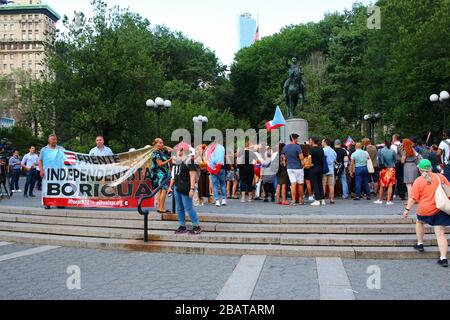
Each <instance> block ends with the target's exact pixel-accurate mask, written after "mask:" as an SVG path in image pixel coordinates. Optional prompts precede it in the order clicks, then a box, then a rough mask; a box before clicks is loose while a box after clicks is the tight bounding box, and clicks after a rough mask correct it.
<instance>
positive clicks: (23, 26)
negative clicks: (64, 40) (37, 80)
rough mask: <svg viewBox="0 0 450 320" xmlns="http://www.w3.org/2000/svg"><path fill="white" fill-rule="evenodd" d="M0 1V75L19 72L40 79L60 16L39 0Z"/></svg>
mask: <svg viewBox="0 0 450 320" xmlns="http://www.w3.org/2000/svg"><path fill="white" fill-rule="evenodd" d="M0 1H1V2H0V76H2V75H7V74H10V73H11V72H12V71H13V70H14V69H22V70H27V71H29V72H30V73H31V74H32V75H33V76H35V77H39V74H40V72H41V71H42V70H45V66H44V65H42V62H43V59H44V48H45V45H46V44H47V43H48V42H49V41H51V40H52V39H53V37H54V34H55V31H56V22H57V21H58V20H59V19H60V18H61V17H60V16H59V15H58V14H57V13H56V12H55V11H54V10H53V9H52V8H50V7H49V6H48V5H46V4H43V3H42V2H41V1H40V0H15V1H11V0H0Z"/></svg>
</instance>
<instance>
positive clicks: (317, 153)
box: [309, 137, 325, 206]
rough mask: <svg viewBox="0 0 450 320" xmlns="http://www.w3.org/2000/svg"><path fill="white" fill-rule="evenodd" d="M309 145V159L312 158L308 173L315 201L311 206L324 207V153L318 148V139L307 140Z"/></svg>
mask: <svg viewBox="0 0 450 320" xmlns="http://www.w3.org/2000/svg"><path fill="white" fill-rule="evenodd" d="M309 145H310V146H311V151H310V153H311V158H312V164H313V166H312V168H311V169H310V171H309V177H310V179H311V184H312V187H313V189H314V197H315V200H316V201H314V202H313V203H312V204H311V205H312V206H320V205H322V206H324V205H325V200H324V196H323V183H322V176H323V161H324V159H325V153H324V152H323V149H322V147H320V146H319V139H318V138H315V137H313V138H311V139H309Z"/></svg>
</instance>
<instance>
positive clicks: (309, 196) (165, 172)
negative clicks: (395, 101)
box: [6, 130, 450, 266]
mask: <svg viewBox="0 0 450 320" xmlns="http://www.w3.org/2000/svg"><path fill="white" fill-rule="evenodd" d="M153 145H154V152H153V157H152V161H153V162H152V171H151V180H152V186H153V188H155V189H156V188H159V189H160V191H159V193H158V194H157V196H156V207H157V212H158V213H161V214H164V213H169V211H168V210H167V208H166V199H167V196H168V195H171V196H172V195H173V197H174V199H175V202H176V207H177V214H178V220H179V228H178V229H177V230H176V233H177V234H184V233H190V234H194V235H197V234H200V233H201V232H202V229H201V227H200V222H199V219H198V215H197V212H196V209H195V207H198V206H204V205H205V204H211V205H215V206H216V207H223V206H227V205H228V199H235V200H240V202H241V203H246V202H248V203H252V202H254V201H258V200H261V201H263V202H272V203H274V204H276V205H281V206H292V207H295V206H304V205H306V204H307V202H309V203H310V205H311V206H326V205H327V202H328V203H329V204H330V205H335V204H336V199H337V198H338V197H341V198H342V199H344V200H353V201H361V200H363V199H366V200H367V201H371V200H372V199H374V198H376V200H375V201H374V203H375V204H377V205H382V204H384V203H385V204H386V206H392V205H393V204H394V202H393V201H394V198H398V199H400V200H402V201H403V202H404V205H405V212H404V216H405V218H406V217H408V215H409V212H410V210H411V209H412V207H413V206H414V205H415V204H417V203H418V204H419V208H418V212H417V214H418V221H417V237H418V244H417V245H416V246H415V247H414V248H415V249H416V250H418V251H420V252H423V251H424V246H423V233H424V232H423V230H424V224H429V225H432V226H435V228H436V236H437V239H438V242H439V248H440V251H441V258H440V260H439V264H441V265H443V266H448V261H447V258H446V252H447V247H448V244H447V239H446V237H445V227H447V226H450V215H449V214H447V213H445V212H442V211H441V210H439V209H438V208H437V207H436V203H435V200H434V194H435V191H436V187H437V186H439V185H440V184H443V185H449V186H450V183H449V180H450V130H445V131H444V139H443V141H442V142H441V144H440V145H439V146H437V145H433V146H431V147H429V146H427V144H426V143H424V142H423V141H421V140H420V139H416V138H414V137H412V138H405V139H402V138H401V137H400V135H397V134H396V135H394V136H393V137H392V139H386V141H385V142H384V144H381V145H374V144H373V143H372V141H371V140H370V139H367V138H365V139H363V140H362V141H361V142H354V141H353V140H351V139H348V140H347V142H346V143H345V144H343V143H342V142H341V141H340V140H335V141H334V142H332V141H331V140H329V139H322V140H320V139H318V138H316V137H311V138H310V139H309V141H307V142H305V143H299V135H298V134H292V135H290V141H289V143H287V144H283V143H281V144H279V145H278V146H275V147H273V148H271V147H269V146H264V145H252V143H251V142H250V141H247V142H246V143H245V146H243V147H242V148H238V150H237V152H228V153H227V152H226V150H225V148H224V146H222V145H221V144H219V143H218V142H217V141H216V139H215V138H214V137H213V138H212V139H211V141H210V143H209V144H207V145H206V144H203V145H199V146H197V147H196V148H194V147H193V146H191V145H190V144H188V143H186V142H180V143H179V144H178V145H177V146H176V147H174V148H173V149H172V148H170V147H167V146H166V145H165V144H164V141H163V140H162V139H161V138H158V139H155V141H154V143H153ZM60 148H61V147H59V146H58V145H57V137H56V135H51V136H50V137H49V140H48V145H47V146H46V147H44V148H43V149H42V150H41V152H40V153H37V152H36V148H35V147H34V146H32V147H30V148H29V153H27V154H26V155H25V156H24V157H23V158H22V159H21V158H20V154H19V151H18V150H14V152H13V155H12V156H11V157H10V159H9V160H8V169H7V170H6V171H7V172H9V179H10V186H11V190H12V192H13V193H21V192H22V190H21V189H20V188H19V176H20V174H21V172H22V171H24V172H25V173H26V183H25V187H24V196H25V197H35V195H34V188H35V185H36V183H37V184H38V186H37V187H38V189H40V188H42V178H44V177H45V174H44V172H43V163H42V154H43V153H44V152H54V151H55V150H58V149H60ZM90 155H93V156H111V155H113V152H112V151H111V149H109V148H108V147H107V146H105V142H104V139H103V137H101V136H99V137H97V138H96V147H95V148H93V149H92V150H91V151H90ZM169 180H170V183H168V181H169ZM239 193H240V195H239ZM449 196H450V194H449ZM288 199H289V201H288ZM300 212H301V210H300V211H299V213H300ZM186 213H188V214H189V216H190V218H191V221H192V223H193V228H192V230H190V231H188V229H187V227H186V217H185V215H186Z"/></svg>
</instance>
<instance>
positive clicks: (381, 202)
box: [373, 200, 383, 204]
mask: <svg viewBox="0 0 450 320" xmlns="http://www.w3.org/2000/svg"><path fill="white" fill-rule="evenodd" d="M373 203H374V204H383V201H381V200H377V201H374V202H373Z"/></svg>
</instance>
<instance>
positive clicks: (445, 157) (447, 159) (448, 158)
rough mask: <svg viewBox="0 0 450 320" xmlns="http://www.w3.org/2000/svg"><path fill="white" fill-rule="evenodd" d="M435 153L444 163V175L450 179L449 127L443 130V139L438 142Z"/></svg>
mask: <svg viewBox="0 0 450 320" xmlns="http://www.w3.org/2000/svg"><path fill="white" fill-rule="evenodd" d="M437 154H438V156H439V157H441V159H442V163H443V164H444V175H445V177H446V178H447V180H448V179H450V129H446V130H444V140H443V141H442V142H441V143H440V144H439V149H438V151H437Z"/></svg>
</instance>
